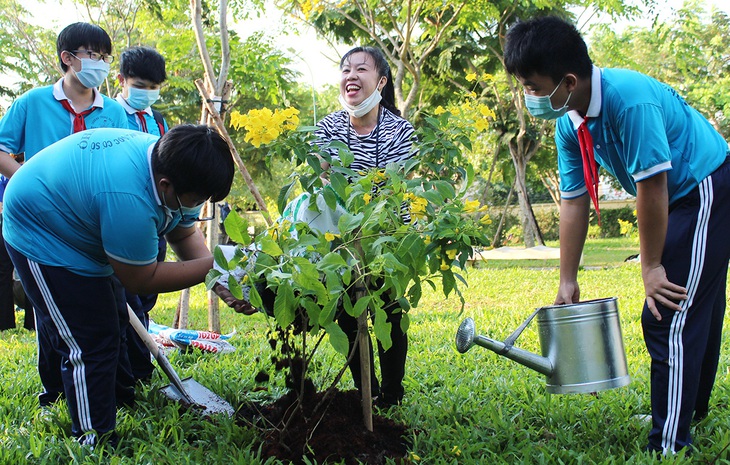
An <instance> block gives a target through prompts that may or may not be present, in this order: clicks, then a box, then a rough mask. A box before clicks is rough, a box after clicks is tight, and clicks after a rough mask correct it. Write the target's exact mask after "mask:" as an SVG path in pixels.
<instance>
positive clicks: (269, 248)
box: [259, 235, 283, 257]
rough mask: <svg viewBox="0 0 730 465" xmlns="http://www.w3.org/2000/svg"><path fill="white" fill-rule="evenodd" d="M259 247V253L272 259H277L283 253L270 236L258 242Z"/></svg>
mask: <svg viewBox="0 0 730 465" xmlns="http://www.w3.org/2000/svg"><path fill="white" fill-rule="evenodd" d="M259 244H260V245H261V251H262V252H263V253H265V254H268V255H271V256H272V257H278V256H280V255H281V254H282V253H283V252H282V251H281V248H280V247H279V245H278V244H277V243H276V241H274V239H272V238H271V236H268V235H265V236H263V237H262V238H261V239H260V240H259Z"/></svg>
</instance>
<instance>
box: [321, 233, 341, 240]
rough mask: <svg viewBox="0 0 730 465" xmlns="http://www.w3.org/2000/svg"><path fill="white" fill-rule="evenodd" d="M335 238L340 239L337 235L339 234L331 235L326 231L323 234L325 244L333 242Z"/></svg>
mask: <svg viewBox="0 0 730 465" xmlns="http://www.w3.org/2000/svg"><path fill="white" fill-rule="evenodd" d="M337 237H340V235H339V234H332V233H331V232H329V231H327V232H326V233H324V239H325V240H326V241H327V242H332V241H334V240H335V238H337Z"/></svg>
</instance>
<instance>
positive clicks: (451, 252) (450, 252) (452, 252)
mask: <svg viewBox="0 0 730 465" xmlns="http://www.w3.org/2000/svg"><path fill="white" fill-rule="evenodd" d="M456 252H457V250H456V249H451V250H447V251H446V256H447V257H449V260H453V259H455V258H456Z"/></svg>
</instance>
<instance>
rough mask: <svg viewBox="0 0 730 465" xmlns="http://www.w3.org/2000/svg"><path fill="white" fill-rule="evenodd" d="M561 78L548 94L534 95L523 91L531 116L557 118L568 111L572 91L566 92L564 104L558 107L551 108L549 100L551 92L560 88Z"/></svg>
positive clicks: (551, 104)
mask: <svg viewBox="0 0 730 465" xmlns="http://www.w3.org/2000/svg"><path fill="white" fill-rule="evenodd" d="M563 79H565V78H563ZM563 79H561V80H560V82H559V83H558V85H557V87H555V89H554V90H553V91H552V92H551V93H550V95H541V96H536V95H529V94H527V93H525V106H526V107H527V110H528V111H529V112H530V114H531V115H532V116H534V117H535V118H542V119H558V118H560V117H561V116H563V115H564V114H565V113H566V112H567V111H568V102H569V101H570V97H571V96H572V95H573V92H571V93H570V94H568V98H567V99H566V100H565V104H564V105H563V106H562V107H560V108H553V103H552V102H551V101H550V98H551V97H552V96H553V94H554V93H555V92H557V91H558V89H559V88H560V84H562V83H563Z"/></svg>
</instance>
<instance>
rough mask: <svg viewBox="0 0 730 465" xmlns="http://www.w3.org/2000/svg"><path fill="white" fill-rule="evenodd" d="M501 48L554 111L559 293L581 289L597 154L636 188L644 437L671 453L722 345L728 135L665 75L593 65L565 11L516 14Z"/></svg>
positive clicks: (561, 298) (698, 414) (707, 387)
mask: <svg viewBox="0 0 730 465" xmlns="http://www.w3.org/2000/svg"><path fill="white" fill-rule="evenodd" d="M504 59H505V65H506V68H507V71H508V72H509V73H510V74H512V75H514V76H515V77H516V78H517V80H518V81H520V83H521V84H522V85H523V87H524V89H525V106H526V107H527V109H528V110H529V111H530V113H532V114H533V115H534V116H536V117H538V118H545V119H556V120H557V123H556V127H555V143H556V147H557V150H558V154H557V156H558V169H559V171H560V194H561V202H560V285H559V289H558V295H557V298H556V300H555V303H556V304H569V303H575V302H578V301H579V300H580V289H579V287H578V281H577V279H578V278H577V276H578V266H579V263H580V256H581V252H582V249H583V245H584V243H585V239H586V232H587V229H588V219H589V208H590V203H591V201H592V202H593V204H594V206H595V209H596V212H597V213H598V165H600V166H601V167H603V168H604V169H605V170H606V171H609V172H610V173H611V174H612V175H614V176H615V177H616V179H618V181H619V182H620V183H621V185H622V186H623V188H624V189H625V190H626V191H627V192H629V193H630V194H632V195H634V196H636V215H637V220H638V224H639V237H640V252H641V254H640V257H641V277H642V280H643V283H644V291H645V295H646V300H645V303H644V309H643V313H642V318H641V319H642V327H643V331H644V341H645V343H646V347H647V350H648V352H649V355H650V356H651V414H652V429H651V431H650V433H649V441H648V446H647V449H648V450H650V451H655V452H657V453H660V454H665V455H668V454H673V453H675V452H677V451H678V450H680V449H682V448H684V447H687V446H689V445H690V444H691V443H692V438H691V436H690V424H691V422H692V421H693V420H694V421H698V420H701V419H702V418H704V417H705V416H706V415H707V414H708V409H709V400H710V393H711V391H712V387H713V384H714V380H715V373H716V371H717V366H718V360H719V355H720V340H721V336H722V322H723V316H724V312H725V287H726V281H727V269H728V259H730V241H728V240H727V231H728V230H729V229H730V162H729V159H728V156H729V153H728V144H727V142H726V141H725V140H724V139H723V137H722V136H721V135H720V134H719V133H718V132H717V131H716V130H715V129H714V128H713V127H712V125H711V124H710V123H709V122H708V121H707V119H705V118H704V117H703V116H702V115H701V114H700V113H699V112H697V111H696V110H695V109H693V108H692V107H690V106H689V105H687V103H686V102H685V101H684V99H682V97H681V96H680V95H679V94H678V93H677V92H676V91H675V90H674V89H672V88H670V87H669V86H667V85H666V84H663V83H661V82H658V81H656V80H655V79H652V78H650V77H648V76H646V75H643V74H641V73H638V72H634V71H629V70H624V69H609V68H598V67H597V66H595V65H593V63H592V61H591V59H590V57H589V55H588V51H587V47H586V44H585V42H584V41H583V39H582V37H581V35H580V33H579V32H578V31H577V30H576V28H575V27H574V26H573V25H572V24H570V23H568V22H566V21H563V20H562V19H559V18H556V17H544V18H536V19H533V20H529V21H524V22H518V23H517V24H515V25H514V26H512V28H511V29H510V30H509V31H508V33H507V37H506V41H505V46H504ZM586 194H588V195H586ZM598 218H599V220H600V214H599V217H598Z"/></svg>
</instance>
